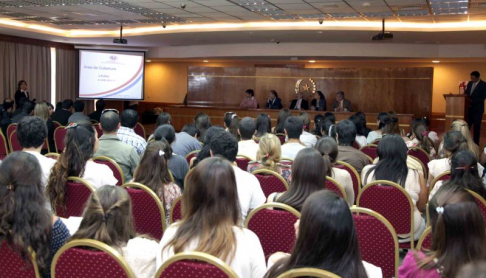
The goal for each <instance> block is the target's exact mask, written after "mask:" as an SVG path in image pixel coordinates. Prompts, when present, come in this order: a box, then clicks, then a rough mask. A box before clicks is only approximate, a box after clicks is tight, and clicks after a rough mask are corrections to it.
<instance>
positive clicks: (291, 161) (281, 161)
mask: <svg viewBox="0 0 486 278" xmlns="http://www.w3.org/2000/svg"><path fill="white" fill-rule="evenodd" d="M292 163H294V161H293V160H292V159H290V158H282V159H281V160H280V164H284V165H289V166H292Z"/></svg>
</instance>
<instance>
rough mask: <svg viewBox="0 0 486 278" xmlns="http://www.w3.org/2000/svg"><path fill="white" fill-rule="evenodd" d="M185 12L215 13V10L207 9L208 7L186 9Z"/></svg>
mask: <svg viewBox="0 0 486 278" xmlns="http://www.w3.org/2000/svg"><path fill="white" fill-rule="evenodd" d="M185 11H188V12H192V13H211V12H214V9H211V8H207V7H201V6H199V7H190V6H188V7H186V9H185Z"/></svg>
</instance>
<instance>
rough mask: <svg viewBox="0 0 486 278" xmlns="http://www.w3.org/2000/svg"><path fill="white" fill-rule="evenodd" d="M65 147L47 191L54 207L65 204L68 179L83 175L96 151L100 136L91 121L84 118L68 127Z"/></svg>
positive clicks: (53, 169) (49, 180)
mask: <svg viewBox="0 0 486 278" xmlns="http://www.w3.org/2000/svg"><path fill="white" fill-rule="evenodd" d="M66 128H67V132H66V137H65V139H64V142H65V146H66V147H65V148H64V150H63V152H62V153H61V156H60V157H59V159H58V160H57V162H56V164H54V166H53V167H52V170H51V174H50V176H49V179H48V182H47V187H46V193H47V196H48V199H49V201H50V202H51V205H52V207H53V208H55V207H56V206H62V207H64V206H65V193H66V181H67V178H68V177H71V176H74V177H81V176H83V174H84V170H85V169H86V162H87V161H88V160H89V159H90V158H91V157H92V156H93V154H94V153H95V151H96V150H95V146H96V142H97V141H98V138H97V137H96V131H95V129H94V128H93V125H92V124H91V122H89V121H86V120H83V121H79V122H78V123H71V124H69V126H67V127H66Z"/></svg>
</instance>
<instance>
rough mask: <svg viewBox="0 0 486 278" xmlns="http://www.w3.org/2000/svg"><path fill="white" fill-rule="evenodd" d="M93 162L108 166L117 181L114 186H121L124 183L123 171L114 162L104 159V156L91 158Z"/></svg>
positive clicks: (107, 158)
mask: <svg viewBox="0 0 486 278" xmlns="http://www.w3.org/2000/svg"><path fill="white" fill-rule="evenodd" d="M93 161H94V162H96V163H98V164H103V165H106V166H108V167H109V168H110V169H111V171H112V172H113V176H115V178H116V179H117V181H118V182H117V183H116V185H122V184H124V183H125V176H124V175H123V170H122V169H121V168H120V165H118V163H116V161H115V160H113V159H111V158H109V157H106V156H95V157H93Z"/></svg>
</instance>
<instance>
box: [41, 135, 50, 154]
mask: <svg viewBox="0 0 486 278" xmlns="http://www.w3.org/2000/svg"><path fill="white" fill-rule="evenodd" d="M42 150H46V151H47V152H48V153H50V152H51V147H50V146H49V141H48V140H47V138H46V139H45V140H44V145H42Z"/></svg>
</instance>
